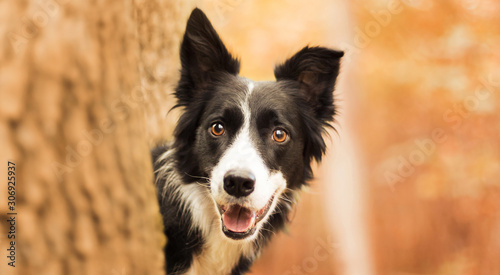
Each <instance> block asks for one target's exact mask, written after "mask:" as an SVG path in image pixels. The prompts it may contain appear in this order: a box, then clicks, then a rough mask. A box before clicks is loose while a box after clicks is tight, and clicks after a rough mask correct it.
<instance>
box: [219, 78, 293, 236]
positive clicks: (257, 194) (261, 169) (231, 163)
mask: <svg viewBox="0 0 500 275" xmlns="http://www.w3.org/2000/svg"><path fill="white" fill-rule="evenodd" d="M253 88H254V82H253V81H251V80H248V91H247V94H246V97H245V99H244V101H243V102H241V104H240V107H241V110H242V112H243V116H244V123H243V126H242V127H241V129H240V131H239V132H238V134H237V135H236V138H235V139H234V142H233V143H232V144H231V146H230V147H229V148H228V149H227V150H226V152H225V153H224V154H223V156H222V158H221V159H220V160H219V162H218V164H217V165H216V166H215V168H214V169H213V171H212V174H211V182H210V185H211V190H212V194H213V196H214V199H215V201H216V202H217V203H219V204H231V203H238V204H240V205H243V206H245V207H247V208H249V209H252V210H255V211H258V210H260V209H262V208H264V207H266V205H267V203H268V202H269V200H270V199H271V197H272V196H273V195H276V197H278V196H279V195H280V194H281V193H282V192H283V191H284V190H285V188H286V181H285V179H284V178H283V175H282V173H281V172H279V171H278V172H273V173H271V171H270V170H269V168H268V167H267V166H266V164H265V163H264V160H263V159H262V157H261V155H260V153H259V151H258V150H257V148H255V145H254V142H253V141H252V139H251V135H250V127H251V126H252V125H251V110H250V105H249V97H250V95H251V94H252V91H253ZM233 169H245V170H249V171H250V172H251V173H252V174H253V175H254V176H255V179H256V181H255V190H254V191H253V192H252V193H251V194H250V195H249V196H247V197H243V198H238V199H236V198H235V197H233V196H230V195H229V194H227V193H226V192H225V191H224V187H223V185H224V176H225V174H226V173H227V172H228V171H229V170H233ZM276 201H277V200H275V202H276ZM275 202H273V205H272V206H271V209H270V210H269V213H272V210H273V209H274V207H275V206H276V203H275ZM264 222H265V221H264ZM257 229H260V225H258V227H257ZM254 237H255V236H254Z"/></svg>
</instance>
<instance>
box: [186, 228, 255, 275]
mask: <svg viewBox="0 0 500 275" xmlns="http://www.w3.org/2000/svg"><path fill="white" fill-rule="evenodd" d="M218 229H219V231H220V228H218ZM252 246H253V245H252V243H251V242H248V243H243V244H242V243H236V242H234V241H231V240H228V239H227V238H226V237H224V236H223V235H222V234H216V233H214V234H211V235H209V239H207V240H206V243H205V246H204V247H203V250H202V252H201V254H200V255H196V256H195V257H194V258H193V263H192V265H191V267H190V268H189V270H188V272H187V273H186V274H189V275H198V274H207V275H219V274H230V273H231V271H232V269H233V268H234V267H235V266H236V264H237V263H238V261H239V260H240V257H241V255H247V256H248V255H251V254H252V253H253V247H252Z"/></svg>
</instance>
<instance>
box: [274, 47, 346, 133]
mask: <svg viewBox="0 0 500 275" xmlns="http://www.w3.org/2000/svg"><path fill="white" fill-rule="evenodd" d="M342 56H344V53H343V52H339V51H334V50H330V49H327V48H322V47H305V48H303V49H302V50H300V51H299V52H297V53H296V54H295V55H294V56H292V57H291V58H290V59H288V60H286V61H285V62H284V63H283V64H281V65H278V66H276V68H275V69H274V75H275V77H276V80H277V81H280V80H292V81H296V82H298V84H299V85H300V89H301V91H302V93H303V95H304V96H305V98H306V100H307V102H308V104H309V105H310V106H311V107H312V108H313V110H314V112H315V115H316V118H318V119H320V120H321V121H322V122H323V123H327V122H328V121H332V119H333V115H334V114H335V109H334V106H333V89H334V87H335V81H336V79H337V75H338V73H339V66H340V58H341V57H342Z"/></svg>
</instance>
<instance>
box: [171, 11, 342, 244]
mask: <svg viewBox="0 0 500 275" xmlns="http://www.w3.org/2000/svg"><path fill="white" fill-rule="evenodd" d="M342 56H343V53H342V52H338V51H333V50H330V49H326V48H320V47H305V48H303V49H302V50H300V51H299V52H298V53H296V54H295V55H294V56H293V57H291V58H290V59H288V60H287V61H285V62H284V63H283V64H281V65H279V66H277V67H276V68H275V71H274V74H275V77H276V81H269V82H254V81H252V80H249V79H246V78H243V77H240V76H238V72H239V67H240V63H239V60H237V59H236V58H234V57H233V56H232V55H231V54H230V53H229V52H228V50H227V49H226V47H225V46H224V44H223V43H222V41H221V39H220V38H219V36H218V35H217V33H216V31H215V30H214V28H213V27H212V25H211V24H210V22H209V20H208V19H207V17H206V16H205V14H204V13H203V12H202V11H201V10H199V9H195V10H194V11H193V12H192V14H191V16H190V18H189V20H188V23H187V27H186V33H185V35H184V39H183V42H182V46H181V63H182V70H181V79H180V81H179V84H178V86H177V88H176V92H175V95H176V97H177V100H178V104H177V106H178V107H183V108H184V113H183V114H182V116H181V117H180V120H179V122H178V125H177V128H176V130H175V137H176V140H175V144H174V146H175V147H176V148H177V150H176V151H177V163H178V169H179V170H180V171H181V172H182V174H183V176H184V178H185V181H186V182H195V181H196V182H200V181H203V180H202V179H205V180H206V181H205V183H206V187H207V188H208V190H209V193H210V194H211V196H212V198H213V201H214V206H215V207H216V208H217V210H218V212H219V213H220V218H221V228H222V232H223V233H224V234H225V235H226V236H227V237H229V238H231V239H235V240H241V239H246V240H251V239H253V238H255V236H256V235H257V234H256V232H258V231H259V230H260V229H261V228H262V225H263V224H264V223H265V222H266V220H267V219H268V218H269V216H271V215H273V214H274V213H278V212H279V211H278V210H277V209H278V208H279V207H278V205H279V204H280V203H286V200H287V198H286V195H285V194H289V192H291V190H297V189H299V188H300V187H301V186H302V185H303V184H305V182H306V181H307V180H308V179H310V178H311V176H312V173H311V166H310V165H311V162H312V160H313V159H316V160H317V161H319V160H320V159H321V156H322V155H323V154H324V152H325V142H324V140H323V137H322V134H323V133H324V131H325V130H324V129H325V126H329V123H330V122H331V121H332V120H333V116H334V114H335V108H334V105H333V94H332V92H333V89H334V86H335V80H336V78H337V74H338V71H339V61H340V58H341V57H342Z"/></svg>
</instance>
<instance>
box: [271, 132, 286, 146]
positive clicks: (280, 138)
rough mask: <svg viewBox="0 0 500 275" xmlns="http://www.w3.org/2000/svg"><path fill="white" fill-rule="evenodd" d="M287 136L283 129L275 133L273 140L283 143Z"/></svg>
mask: <svg viewBox="0 0 500 275" xmlns="http://www.w3.org/2000/svg"><path fill="white" fill-rule="evenodd" d="M286 137H287V134H286V132H285V130H283V129H276V130H274V132H273V139H274V141H276V142H279V143H282V142H284V141H285V140H286Z"/></svg>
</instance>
